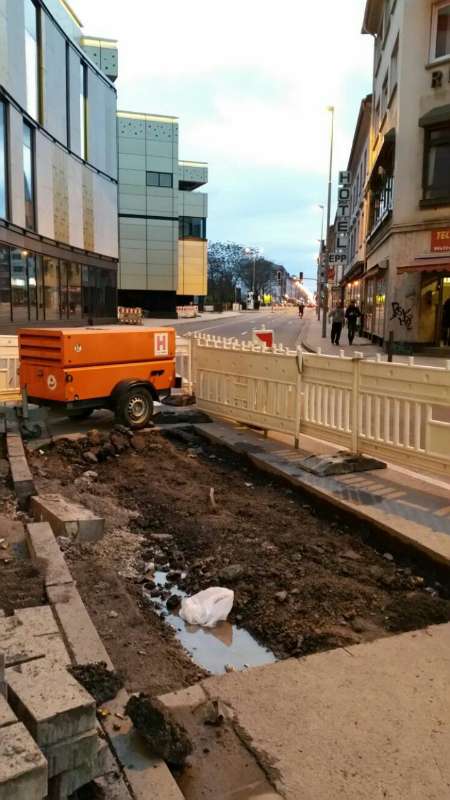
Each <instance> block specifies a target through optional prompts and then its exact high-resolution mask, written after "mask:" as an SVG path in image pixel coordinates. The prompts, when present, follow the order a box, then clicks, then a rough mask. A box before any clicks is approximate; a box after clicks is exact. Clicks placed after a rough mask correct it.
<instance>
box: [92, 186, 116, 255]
mask: <svg viewBox="0 0 450 800" xmlns="http://www.w3.org/2000/svg"><path fill="white" fill-rule="evenodd" d="M93 193H94V246H95V252H96V253H101V254H102V255H105V256H110V257H111V258H118V257H119V233H118V216H117V185H116V184H115V183H112V182H111V181H109V180H108V179H107V178H104V177H103V175H97V174H94V179H93Z"/></svg>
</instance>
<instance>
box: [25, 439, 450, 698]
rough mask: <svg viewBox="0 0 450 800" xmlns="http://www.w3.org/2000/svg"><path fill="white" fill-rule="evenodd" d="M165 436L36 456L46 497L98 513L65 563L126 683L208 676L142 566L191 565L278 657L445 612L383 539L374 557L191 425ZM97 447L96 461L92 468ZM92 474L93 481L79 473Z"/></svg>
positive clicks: (341, 526)
mask: <svg viewBox="0 0 450 800" xmlns="http://www.w3.org/2000/svg"><path fill="white" fill-rule="evenodd" d="M168 435H170V437H171V439H172V441H169V440H168V439H167V438H166V437H164V436H163V435H161V434H159V433H158V432H155V431H153V432H150V433H147V434H140V435H139V436H136V437H134V441H131V442H130V439H129V438H128V437H127V436H125V434H124V432H123V431H122V432H121V433H120V437H121V438H119V439H118V440H117V439H116V441H115V455H114V450H112V449H111V447H110V446H109V445H110V442H109V443H107V445H108V446H107V447H106V449H105V444H104V442H103V443H101V444H99V443H98V441H97V440H96V437H95V436H91V438H90V440H89V441H88V440H82V441H79V442H76V443H75V442H67V441H65V442H60V443H57V444H56V445H55V446H53V447H52V448H51V449H50V450H49V451H48V453H47V454H46V455H44V456H39V455H38V454H35V455H34V456H33V457H32V466H33V467H34V471H35V475H36V480H37V482H38V485H39V488H40V490H41V491H62V492H63V493H64V494H65V495H66V496H67V497H71V498H73V499H78V500H79V501H81V502H83V503H84V504H85V505H87V506H89V507H90V508H93V509H95V510H96V511H98V512H100V513H102V514H103V515H104V516H105V518H106V521H107V531H108V532H107V535H106V536H105V538H104V539H103V541H102V542H100V543H99V544H97V545H95V546H89V547H84V548H80V547H74V546H72V547H70V548H69V549H68V551H67V557H68V559H69V561H70V565H71V569H72V571H73V573H74V575H75V578H76V580H77V582H78V586H79V590H80V592H81V594H82V596H83V598H84V600H85V602H86V603H87V605H88V608H89V610H90V612H91V614H92V617H93V620H94V622H95V624H96V625H97V627H98V629H99V631H100V634H101V635H102V637H103V639H104V641H105V645H106V647H107V649H108V651H109V653H110V656H111V658H112V660H113V663H114V664H115V667H116V669H117V670H118V671H120V672H121V673H123V674H124V675H125V676H126V684H127V686H128V688H130V689H131V690H132V691H137V690H139V691H143V692H148V693H150V694H158V693H162V692H166V691H170V690H174V689H177V688H181V687H182V686H186V685H188V684H192V683H194V682H195V681H196V680H198V678H199V677H200V676H201V674H202V672H201V670H199V669H198V668H197V667H195V665H193V664H192V662H191V661H190V659H189V658H188V657H187V655H186V654H185V653H184V651H183V650H182V649H181V647H180V646H179V645H178V643H177V642H176V640H175V639H174V635H173V632H172V631H171V630H169V629H168V627H167V626H166V625H165V624H164V622H163V620H161V619H160V618H159V617H158V616H157V614H156V613H155V611H154V610H153V608H151V607H150V608H149V607H148V605H146V603H145V602H144V600H143V595H142V581H143V580H144V576H143V570H144V563H145V562H149V561H154V562H155V563H156V564H157V565H165V564H168V565H169V567H170V569H172V570H173V571H175V572H177V571H178V572H179V571H180V570H185V571H186V572H187V575H186V578H185V580H184V581H183V582H182V588H185V589H186V590H187V591H188V592H189V593H193V592H195V591H198V590H200V589H204V588H207V587H208V586H212V585H222V586H229V587H230V588H232V589H234V591H235V604H234V608H233V612H232V621H234V622H236V623H237V624H239V625H242V626H244V627H246V628H247V629H248V630H250V631H251V632H252V633H253V634H254V635H255V636H256V637H257V638H258V639H259V640H260V641H261V642H262V643H264V644H266V645H267V646H269V647H270V648H271V649H272V650H273V651H274V652H275V653H276V655H278V656H279V657H288V656H293V655H297V656H298V655H305V654H308V653H313V652H317V651H319V650H326V649H330V648H333V647H340V646H348V645H351V644H354V643H358V642H362V641H370V640H372V639H374V638H377V637H380V636H384V635H387V634H389V633H390V632H393V631H395V632H398V631H406V630H413V629H415V628H418V627H423V626H426V625H427V624H431V623H439V622H445V621H447V620H449V619H450V602H449V601H448V599H447V597H446V596H445V590H444V589H443V587H442V586H440V584H437V583H436V582H435V579H434V578H433V576H432V575H431V574H427V573H426V572H424V571H421V572H418V571H417V567H416V566H414V565H413V564H412V563H410V562H408V561H407V560H406V559H405V557H403V558H400V557H396V558H395V559H394V558H393V557H392V555H391V554H390V553H387V554H386V553H385V550H386V547H384V548H382V549H381V551H380V552H378V551H377V550H376V549H375V547H374V546H373V537H372V534H371V532H370V531H369V530H368V529H367V528H366V527H364V526H363V525H362V524H361V523H359V522H352V523H350V524H348V523H346V522H345V521H343V520H342V519H340V518H338V517H336V516H335V515H334V512H333V510H330V509H328V508H325V507H322V508H317V507H316V506H313V503H314V502H315V501H311V500H310V499H308V498H307V497H306V496H303V495H302V494H300V493H299V492H294V491H293V490H292V489H289V488H286V486H285V485H284V484H283V483H281V482H278V481H277V480H275V479H274V480H270V479H269V478H268V476H266V475H264V474H262V473H259V472H257V471H256V470H254V469H253V468H251V467H250V466H249V465H248V464H247V463H246V462H245V461H241V460H239V459H237V458H234V457H232V456H230V454H229V453H228V452H227V451H223V450H221V449H218V448H214V447H211V446H209V445H207V444H206V443H205V442H203V441H201V440H197V439H196V438H195V437H194V436H193V435H192V433H190V432H187V433H182V434H181V437H180V435H179V433H178V432H177V431H176V430H175V431H172V432H171V433H170V434H168ZM93 441H97V445H96V448H93V447H92V442H93ZM130 444H131V446H130ZM93 449H94V450H95V451H96V452H94V455H95V456H96V458H97V460H98V461H99V462H101V463H95V464H94V465H93V463H91V462H92V461H93V459H92V457H91V456H88V455H87V453H89V452H91V453H92V451H93ZM87 469H89V470H95V472H96V473H97V476H98V478H97V479H95V478H91V479H88V478H83V477H81V476H82V475H83V473H84V472H85V471H86V470H87ZM212 488H213V489H214V494H213V499H214V502H212V501H211V489H212ZM174 580H176V575H175V576H174ZM111 612H113V613H112V614H111Z"/></svg>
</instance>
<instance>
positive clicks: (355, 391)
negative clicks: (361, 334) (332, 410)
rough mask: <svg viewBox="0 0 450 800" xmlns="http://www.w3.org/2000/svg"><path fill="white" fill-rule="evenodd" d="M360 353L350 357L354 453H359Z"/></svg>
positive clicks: (352, 448) (352, 449)
mask: <svg viewBox="0 0 450 800" xmlns="http://www.w3.org/2000/svg"><path fill="white" fill-rule="evenodd" d="M361 361H362V354H361V353H355V355H354V356H353V358H352V378H353V381H352V418H351V426H352V447H351V451H352V453H354V454H358V453H359V426H360V422H361V420H360V418H359V387H360V372H361V369H360V367H361Z"/></svg>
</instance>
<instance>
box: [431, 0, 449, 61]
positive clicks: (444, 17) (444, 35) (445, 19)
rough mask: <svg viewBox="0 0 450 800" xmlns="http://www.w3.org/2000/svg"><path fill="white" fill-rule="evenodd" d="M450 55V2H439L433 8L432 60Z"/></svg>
mask: <svg viewBox="0 0 450 800" xmlns="http://www.w3.org/2000/svg"><path fill="white" fill-rule="evenodd" d="M446 56H450V3H448V2H447V3H437V4H436V5H435V7H434V9H433V23H432V36H431V60H435V59H438V58H445V57H446Z"/></svg>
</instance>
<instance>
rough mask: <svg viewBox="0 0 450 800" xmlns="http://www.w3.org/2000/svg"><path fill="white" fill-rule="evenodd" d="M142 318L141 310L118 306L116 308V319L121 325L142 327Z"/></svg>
mask: <svg viewBox="0 0 450 800" xmlns="http://www.w3.org/2000/svg"><path fill="white" fill-rule="evenodd" d="M143 316H144V313H143V311H142V308H129V307H127V306H118V308H117V319H118V320H119V322H121V323H122V324H123V325H142V317H143Z"/></svg>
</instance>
